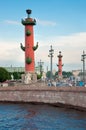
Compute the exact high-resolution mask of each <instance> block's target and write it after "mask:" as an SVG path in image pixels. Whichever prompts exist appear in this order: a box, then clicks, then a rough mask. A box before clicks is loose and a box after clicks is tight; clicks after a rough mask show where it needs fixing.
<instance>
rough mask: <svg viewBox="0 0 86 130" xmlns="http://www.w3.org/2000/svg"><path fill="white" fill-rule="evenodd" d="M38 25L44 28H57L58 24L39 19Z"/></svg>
mask: <svg viewBox="0 0 86 130" xmlns="http://www.w3.org/2000/svg"><path fill="white" fill-rule="evenodd" d="M37 23H38V24H40V25H43V26H56V22H53V21H44V20H39V19H37Z"/></svg>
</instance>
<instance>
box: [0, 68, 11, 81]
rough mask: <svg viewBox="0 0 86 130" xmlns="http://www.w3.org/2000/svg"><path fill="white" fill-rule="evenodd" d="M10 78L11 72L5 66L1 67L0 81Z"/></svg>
mask: <svg viewBox="0 0 86 130" xmlns="http://www.w3.org/2000/svg"><path fill="white" fill-rule="evenodd" d="M8 79H11V76H10V74H9V72H8V71H7V70H6V69H5V68H3V67H0V82H4V81H6V80H8Z"/></svg>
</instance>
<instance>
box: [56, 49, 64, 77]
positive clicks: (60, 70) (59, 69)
mask: <svg viewBox="0 0 86 130" xmlns="http://www.w3.org/2000/svg"><path fill="white" fill-rule="evenodd" d="M57 57H58V65H57V66H58V76H59V78H62V67H63V64H62V57H63V56H62V55H61V51H59V55H58V56H57Z"/></svg>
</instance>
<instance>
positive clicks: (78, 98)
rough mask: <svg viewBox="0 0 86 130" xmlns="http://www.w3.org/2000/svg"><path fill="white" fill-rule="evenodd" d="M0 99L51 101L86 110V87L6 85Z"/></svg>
mask: <svg viewBox="0 0 86 130" xmlns="http://www.w3.org/2000/svg"><path fill="white" fill-rule="evenodd" d="M0 101H11V102H34V103H49V104H53V105H57V106H59V105H64V106H71V107H75V108H78V109H79V108H80V109H82V110H86V88H84V87H82V88H75V87H74V88H73V87H72V88H66V87H63V88H62V87H61V88H56V87H44V88H43V87H42V88H35V86H34V87H31V86H29V87H28V86H23V87H21V86H20V87H4V88H0Z"/></svg>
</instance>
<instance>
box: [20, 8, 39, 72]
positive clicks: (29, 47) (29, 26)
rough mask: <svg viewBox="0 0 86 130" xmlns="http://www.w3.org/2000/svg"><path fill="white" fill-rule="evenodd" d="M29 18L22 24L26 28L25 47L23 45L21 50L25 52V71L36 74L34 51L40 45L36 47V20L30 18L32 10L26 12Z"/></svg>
mask: <svg viewBox="0 0 86 130" xmlns="http://www.w3.org/2000/svg"><path fill="white" fill-rule="evenodd" d="M26 13H27V15H28V16H27V18H26V19H25V20H23V19H22V24H23V25H24V26H25V47H24V46H23V45H22V44H21V49H22V50H23V51H25V71H26V72H34V71H35V60H34V51H35V50H36V49H37V47H38V43H37V45H36V46H34V31H33V25H36V20H35V19H32V18H30V14H31V10H30V9H28V10H26Z"/></svg>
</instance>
